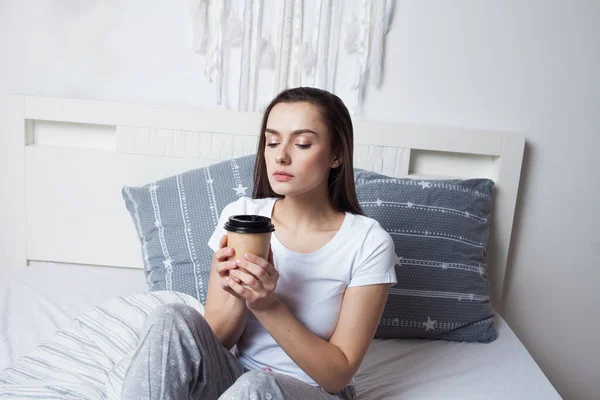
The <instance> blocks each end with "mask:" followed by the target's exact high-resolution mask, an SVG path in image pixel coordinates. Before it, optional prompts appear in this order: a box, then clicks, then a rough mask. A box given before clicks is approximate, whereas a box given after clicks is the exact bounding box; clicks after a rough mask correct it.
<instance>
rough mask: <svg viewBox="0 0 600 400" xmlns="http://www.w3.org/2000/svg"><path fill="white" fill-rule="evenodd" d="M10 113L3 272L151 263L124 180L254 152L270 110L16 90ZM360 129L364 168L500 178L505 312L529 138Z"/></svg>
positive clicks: (498, 258)
mask: <svg viewBox="0 0 600 400" xmlns="http://www.w3.org/2000/svg"><path fill="white" fill-rule="evenodd" d="M3 110H4V113H5V117H4V118H3V121H2V122H3V125H2V131H1V137H2V139H1V140H2V141H1V142H0V144H1V145H2V146H1V147H0V158H1V161H0V162H1V163H2V164H0V165H1V166H2V169H1V170H0V177H1V178H2V181H1V182H2V184H3V185H2V190H3V195H2V196H3V204H2V206H1V207H0V209H1V210H2V211H1V212H2V213H3V215H2V216H3V218H2V224H1V227H0V242H1V243H2V247H3V251H2V254H1V259H0V263H1V264H0V268H2V269H10V268H15V267H18V266H25V265H27V263H28V261H31V260H36V261H54V262H68V263H78V264H91V265H104V266H115V267H141V266H142V262H141V255H140V254H141V253H140V247H139V241H138V238H137V235H136V231H135V228H134V226H133V224H132V222H131V219H130V217H129V215H128V214H127V211H126V209H125V206H124V203H123V200H122V198H121V193H120V190H121V187H122V186H123V185H124V184H129V185H141V184H146V183H148V182H150V181H154V180H158V179H161V178H163V177H167V176H170V175H173V174H175V173H179V172H182V171H185V170H188V169H192V168H197V167H199V166H203V165H208V164H211V163H214V162H217V161H221V160H226V159H228V158H231V157H234V156H241V155H245V154H254V153H255V151H256V140H257V135H258V132H259V126H260V118H261V115H260V114H256V113H247V112H236V111H227V110H223V109H203V108H190V107H176V106H157V105H141V104H124V103H115V102H106V101H89V100H76V99H64V98H45V97H35V96H8V97H7V98H6V99H5V104H4V106H3ZM354 127H355V142H356V149H355V153H356V157H355V166H356V167H359V168H365V169H370V170H374V171H378V172H381V173H384V174H388V175H394V176H404V175H419V176H431V177H440V176H441V177H460V178H467V177H487V178H491V179H493V180H494V181H495V182H496V186H495V190H496V192H495V200H494V211H493V220H492V233H491V236H490V245H489V247H488V257H489V275H490V282H491V289H492V301H493V303H494V305H495V307H496V308H497V309H498V308H499V307H500V306H501V296H502V288H503V282H504V273H505V269H506V260H507V256H508V251H509V244H510V237H511V230H512V225H513V217H514V211H515V204H516V200H517V191H518V186H519V178H520V173H521V161H522V158H523V149H524V143H525V139H524V137H523V136H521V135H517V134H507V133H502V132H491V131H482V130H466V129H457V128H444V127H426V126H420V125H412V124H404V123H383V122H367V121H363V120H355V121H354Z"/></svg>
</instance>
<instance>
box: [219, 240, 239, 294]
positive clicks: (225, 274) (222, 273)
mask: <svg viewBox="0 0 600 400" xmlns="http://www.w3.org/2000/svg"><path fill="white" fill-rule="evenodd" d="M234 254H235V251H234V250H233V249H232V248H230V247H227V235H223V236H222V237H221V241H220V242H219V250H217V251H215V253H214V255H213V258H214V259H215V260H217V272H218V274H219V286H221V289H223V290H225V291H226V292H228V293H229V294H231V295H232V296H235V297H237V298H238V299H243V297H242V296H240V295H239V294H237V293H236V292H235V291H234V290H233V289H232V288H231V286H230V285H229V282H230V281H233V282H234V283H235V282H237V283H239V282H240V280H239V279H238V278H236V277H234V276H230V275H229V272H230V271H231V270H232V269H235V268H237V264H236V263H235V261H227V259H228V258H229V257H231V256H233V255H234Z"/></svg>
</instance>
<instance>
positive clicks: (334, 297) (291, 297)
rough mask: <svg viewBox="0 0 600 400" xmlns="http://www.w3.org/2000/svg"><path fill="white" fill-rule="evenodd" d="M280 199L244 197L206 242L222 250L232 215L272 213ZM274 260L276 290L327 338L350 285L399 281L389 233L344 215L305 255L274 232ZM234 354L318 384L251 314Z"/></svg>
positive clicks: (249, 362) (249, 365)
mask: <svg viewBox="0 0 600 400" xmlns="http://www.w3.org/2000/svg"><path fill="white" fill-rule="evenodd" d="M276 200H277V198H266V199H251V198H249V197H242V198H240V199H239V200H237V201H235V202H233V203H231V204H229V205H227V206H226V207H225V208H224V209H223V212H222V213H221V218H220V219H219V222H218V225H217V226H216V228H215V231H214V233H213V234H212V236H211V238H210V240H209V242H208V245H209V246H210V247H211V248H212V249H213V250H215V251H216V250H217V249H218V248H219V240H220V238H221V236H223V235H224V234H225V233H226V231H225V229H224V228H223V225H224V224H225V222H226V221H227V219H228V218H229V217H230V216H231V215H239V214H254V215H263V216H266V217H271V214H272V211H273V205H274V204H275V201H276ZM271 249H272V251H273V264H274V266H275V268H277V271H278V272H279V280H278V281H277V288H276V290H275V293H276V295H277V297H278V298H279V300H280V301H281V302H282V303H283V304H285V305H286V307H287V308H288V309H289V310H290V311H291V312H292V314H294V316H295V317H296V318H297V319H298V321H300V322H301V323H302V324H303V325H304V326H305V327H306V328H308V329H309V330H310V331H311V332H313V333H314V334H316V335H318V336H319V337H321V338H322V339H324V340H329V338H330V337H331V335H332V334H333V332H334V330H335V327H336V325H337V321H338V317H339V313H340V310H341V306H342V298H343V296H344V291H345V290H346V288H347V287H352V286H363V285H372V284H377V283H396V273H395V270H394V265H395V260H396V254H395V251H394V242H393V241H392V238H391V237H390V235H389V234H388V233H387V232H386V231H385V230H384V229H383V228H382V227H381V225H379V223H378V222H377V221H375V220H374V219H371V218H368V217H364V216H362V215H355V214H351V213H348V212H347V213H346V217H345V218H344V222H343V223H342V226H341V227H340V229H339V231H338V232H337V233H336V235H335V236H334V237H333V239H331V240H330V241H329V242H328V243H327V244H325V245H324V246H323V247H321V248H320V249H319V250H317V251H315V252H313V253H308V254H301V253H297V252H294V251H291V250H289V249H288V248H286V247H285V246H284V245H283V244H281V242H279V240H278V239H277V231H275V232H273V234H272V235H271ZM236 347H237V350H236V356H237V357H238V359H239V360H240V361H241V362H242V364H244V365H245V366H246V368H248V369H250V370H257V369H263V368H270V369H272V370H273V372H278V373H283V374H287V375H292V376H294V377H296V378H298V379H300V380H302V381H305V382H307V383H309V384H311V385H315V386H317V385H318V384H317V383H316V382H315V381H314V380H313V379H312V378H311V377H310V376H308V375H307V374H306V373H305V372H304V371H303V370H302V369H300V367H298V365H297V364H296V363H295V362H294V361H293V360H292V359H291V358H290V357H289V356H288V355H287V354H286V353H285V352H284V351H283V349H282V348H281V347H280V346H279V345H278V344H277V342H276V341H275V340H274V339H273V337H272V336H271V335H270V334H269V333H268V332H267V331H266V329H265V328H263V326H262V324H261V323H260V322H259V321H258V320H257V319H256V317H255V316H254V315H253V314H252V313H249V314H248V322H247V325H246V328H245V329H244V332H243V334H242V336H241V338H240V340H239V341H238V343H237V346H236Z"/></svg>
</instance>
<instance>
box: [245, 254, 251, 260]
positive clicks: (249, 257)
mask: <svg viewBox="0 0 600 400" xmlns="http://www.w3.org/2000/svg"><path fill="white" fill-rule="evenodd" d="M244 257H245V258H246V259H247V260H252V256H251V255H250V254H248V253H246V254H244Z"/></svg>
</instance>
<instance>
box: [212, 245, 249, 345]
mask: <svg viewBox="0 0 600 400" xmlns="http://www.w3.org/2000/svg"><path fill="white" fill-rule="evenodd" d="M226 246H227V236H223V237H222V238H221V241H220V242H219V250H217V251H216V252H215V253H214V255H213V261H212V267H211V271H210V279H209V282H208V293H207V296H206V307H205V309H204V318H205V319H206V322H208V325H210V327H211V329H212V330H213V331H214V332H215V334H216V335H217V337H218V338H219V341H220V342H221V344H222V345H223V346H224V347H225V348H226V349H228V350H229V349H231V348H232V347H233V346H234V345H235V344H236V343H237V342H238V340H239V339H240V337H241V336H242V333H243V332H244V328H245V327H246V319H247V316H248V308H247V307H246V302H245V299H244V298H243V297H241V296H239V295H238V294H236V293H235V292H234V291H233V290H232V289H231V288H230V287H229V283H228V280H229V279H230V278H229V277H228V276H227V275H228V274H227V271H228V270H229V269H231V268H235V263H232V264H229V263H228V261H227V258H228V257H229V256H232V255H233V249H231V248H228V247H226Z"/></svg>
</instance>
